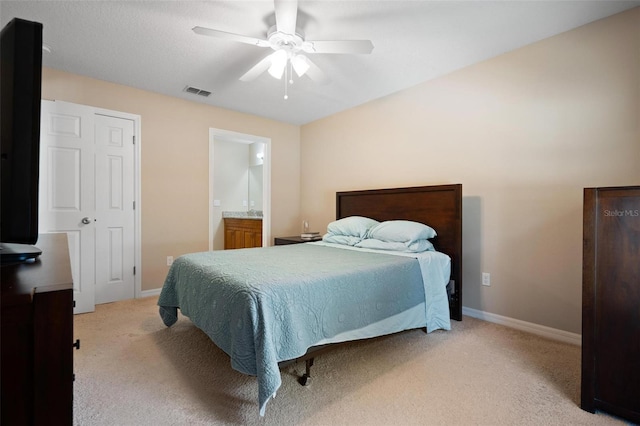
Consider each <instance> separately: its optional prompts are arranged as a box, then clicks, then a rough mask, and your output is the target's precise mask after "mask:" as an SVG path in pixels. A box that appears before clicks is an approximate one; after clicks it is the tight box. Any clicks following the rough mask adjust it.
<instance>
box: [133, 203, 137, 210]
mask: <svg viewBox="0 0 640 426" xmlns="http://www.w3.org/2000/svg"><path fill="white" fill-rule="evenodd" d="M133 209H134V210H135V209H136V202H135V201H134V202H133Z"/></svg>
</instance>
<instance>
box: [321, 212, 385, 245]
mask: <svg viewBox="0 0 640 426" xmlns="http://www.w3.org/2000/svg"><path fill="white" fill-rule="evenodd" d="M379 223H380V222H378V221H377V220H374V219H370V218H368V217H362V216H349V217H345V218H343V219H338V220H336V221H334V222H331V223H330V224H329V225H328V226H327V233H328V234H331V235H344V236H347V237H358V238H360V239H362V238H365V237H366V236H367V232H368V231H369V229H370V228H371V227H372V226H376V225H378V224H379Z"/></svg>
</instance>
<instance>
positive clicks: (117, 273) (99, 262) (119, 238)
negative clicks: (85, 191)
mask: <svg viewBox="0 0 640 426" xmlns="http://www.w3.org/2000/svg"><path fill="white" fill-rule="evenodd" d="M133 127H134V123H133V121H132V120H127V119H123V118H116V117H109V116H105V115H99V114H96V115H95V145H96V163H95V178H96V179H95V182H96V214H95V221H94V225H95V228H96V296H95V297H96V303H108V302H114V301H116V300H124V299H132V298H133V296H134V276H133V275H134V269H133V267H134V257H135V255H134V244H135V240H134V214H133V213H134V204H133V202H134V194H133V175H134V167H133V142H134V141H133Z"/></svg>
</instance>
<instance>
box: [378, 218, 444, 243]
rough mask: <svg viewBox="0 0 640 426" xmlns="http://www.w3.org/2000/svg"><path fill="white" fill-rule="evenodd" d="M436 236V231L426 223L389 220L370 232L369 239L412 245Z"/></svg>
mask: <svg viewBox="0 0 640 426" xmlns="http://www.w3.org/2000/svg"><path fill="white" fill-rule="evenodd" d="M435 236H436V231H435V230H434V229H433V228H431V227H430V226H427V225H425V224H424V223H419V222H412V221H409V220H387V221H385V222H382V223H380V224H378V225H376V226H374V227H373V228H371V229H370V230H369V234H368V238H375V239H377V240H382V241H392V242H399V243H406V242H409V243H412V242H414V241H418V240H426V239H429V238H433V237H435Z"/></svg>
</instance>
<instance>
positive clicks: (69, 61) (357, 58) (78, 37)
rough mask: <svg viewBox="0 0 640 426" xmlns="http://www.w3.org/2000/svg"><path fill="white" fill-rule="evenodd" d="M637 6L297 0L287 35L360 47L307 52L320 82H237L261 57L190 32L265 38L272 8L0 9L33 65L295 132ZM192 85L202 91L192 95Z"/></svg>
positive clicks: (126, 5) (129, 5)
mask: <svg viewBox="0 0 640 426" xmlns="http://www.w3.org/2000/svg"><path fill="white" fill-rule="evenodd" d="M638 6H640V1H613V0H606V1H596V0H588V1H567V0H562V1H506V0H505V1H483V0H476V1H452V0H448V1H420V0H413V1H404V0H393V1H382V0H366V1H354V0H351V1H328V0H321V1H306V0H300V2H299V10H298V27H300V28H301V29H302V30H303V31H304V33H305V35H306V38H307V39H309V40H349V39H369V40H371V41H372V42H373V45H374V50H373V53H372V54H370V55H338V54H314V55H312V56H310V58H311V59H312V60H313V61H314V62H315V63H316V64H317V65H318V66H319V67H320V68H321V69H322V70H323V71H324V72H325V73H326V74H327V76H328V77H329V79H330V81H329V82H328V83H326V84H322V85H319V84H316V83H314V82H312V81H311V80H310V79H309V78H308V77H306V76H303V77H302V78H300V79H297V80H296V81H295V82H294V84H293V85H292V86H290V88H289V89H288V91H289V99H288V100H284V99H283V94H284V81H283V80H280V81H278V80H276V79H274V78H273V77H271V76H269V75H268V74H267V73H265V74H263V75H261V76H260V77H258V78H257V79H255V80H253V81H251V82H242V81H239V80H238V78H239V77H240V76H241V75H243V74H244V73H245V72H246V71H247V70H249V69H250V68H251V67H252V66H253V65H254V64H255V63H257V62H258V61H259V60H260V59H262V58H263V57H264V56H265V55H266V54H268V53H269V52H270V50H269V49H268V48H267V49H265V48H260V47H257V46H251V45H247V44H242V43H237V42H233V41H226V40H220V39H215V38H210V37H205V36H202V35H197V34H195V33H194V32H193V31H192V28H193V27H194V26H203V27H209V28H213V29H217V30H223V31H227V32H232V33H237V34H242V35H247V36H251V37H256V38H265V37H266V32H267V30H268V29H269V27H270V26H271V25H273V23H274V13H273V11H274V6H273V2H272V1H270V0H261V1H241V0H232V1H229V0H227V1H207V2H204V1H26V0H22V1H1V2H0V16H1V19H0V24H1V25H2V27H4V25H5V24H6V23H7V22H8V21H9V20H11V19H12V18H14V17H19V18H22V19H27V20H33V21H38V22H41V23H42V24H43V25H44V43H45V44H47V45H48V46H50V48H51V53H47V54H45V55H44V57H43V63H44V65H45V66H47V67H50V68H55V69H59V70H63V71H67V72H70V73H74V74H80V75H85V76H89V77H93V78H97V79H101V80H107V81H111V82H115V83H119V84H124V85H127V86H132V87H136V88H140V89H143V90H148V91H152V92H157V93H162V94H165V95H169V96H173V97H178V98H183V99H187V100H190V101H194V102H203V103H207V104H210V105H215V106H219V107H223V108H227V109H231V110H236V111H241V112H246V113H250V114H254V115H258V116H262V117H267V118H271V119H274V120H278V121H282V122H286V123H291V124H297V125H300V124H305V123H308V122H311V121H314V120H317V119H319V118H322V117H326V116H328V115H331V114H334V113H336V112H339V111H342V110H345V109H348V108H351V107H354V106H356V105H359V104H362V103H365V102H367V101H370V100H373V99H377V98H380V97H383V96H386V95H388V94H390V93H393V92H397V91H399V90H403V89H406V88H408V87H411V86H414V85H416V84H418V83H421V82H424V81H427V80H429V79H433V78H435V77H438V76H441V75H444V74H447V73H450V72H452V71H454V70H457V69H460V68H463V67H466V66H468V65H471V64H474V63H477V62H479V61H483V60H486V59H488V58H491V57H494V56H496V55H500V54H502V53H505V52H508V51H510V50H513V49H517V48H519V47H521V46H524V45H527V44H530V43H533V42H536V41H538V40H541V39H544V38H547V37H550V36H553V35H555V34H558V33H561V32H564V31H568V30H570V29H573V28H575V27H578V26H580V25H584V24H586V23H589V22H592V21H594V20H597V19H601V18H604V17H607V16H610V15H613V14H615V13H619V12H621V11H624V10H627V9H630V8H633V7H638ZM186 86H194V87H197V88H201V89H205V90H208V91H211V92H213V93H212V95H211V96H210V97H208V98H202V97H200V96H196V95H193V94H189V93H186V92H184V88H185V87H186Z"/></svg>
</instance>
